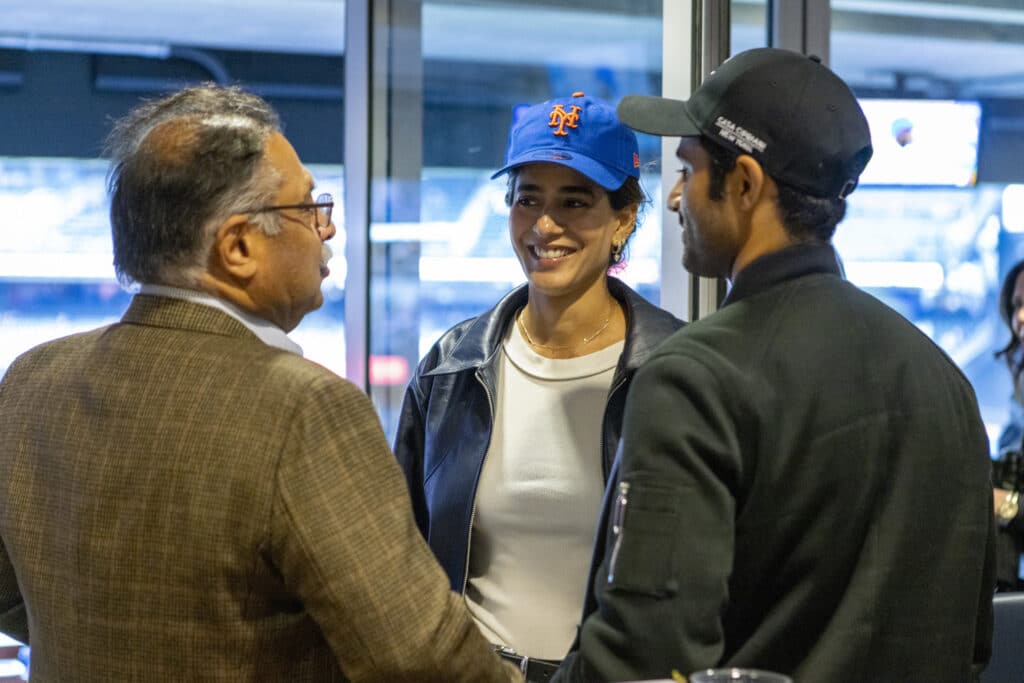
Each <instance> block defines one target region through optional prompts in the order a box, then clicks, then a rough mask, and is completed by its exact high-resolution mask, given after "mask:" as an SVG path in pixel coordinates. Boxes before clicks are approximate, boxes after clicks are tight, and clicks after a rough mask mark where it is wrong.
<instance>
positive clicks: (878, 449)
mask: <svg viewBox="0 0 1024 683" xmlns="http://www.w3.org/2000/svg"><path fill="white" fill-rule="evenodd" d="M619 116H620V117H621V119H622V120H623V121H624V122H625V123H626V124H628V125H630V126H632V127H633V128H635V129H637V130H639V131H642V132H647V133H654V134H656V135H670V136H679V137H681V138H682V140H681V142H680V144H679V147H678V151H677V156H678V158H679V164H680V169H679V174H680V177H679V181H678V182H677V183H676V186H675V188H674V190H673V191H672V194H671V196H670V198H669V207H670V208H671V209H672V210H673V211H675V212H677V213H678V214H679V221H680V224H681V225H682V239H683V245H684V256H683V263H684V265H685V266H686V268H687V270H689V271H690V272H692V273H695V274H698V275H702V276H707V277H723V278H728V279H729V280H730V281H731V283H732V287H731V290H730V291H729V294H728V296H727V297H726V299H725V301H724V302H723V305H722V308H721V310H719V311H718V312H716V313H715V314H714V315H711V316H708V317H706V318H704V319H702V320H699V321H697V322H695V323H692V324H691V325H689V326H687V327H686V328H684V329H683V330H681V331H680V332H677V333H676V334H675V335H674V336H672V337H670V338H669V339H668V340H667V341H666V342H665V343H664V344H662V346H661V347H660V348H659V350H658V351H657V352H656V353H655V355H654V356H653V357H652V358H651V359H650V360H649V361H648V362H647V363H646V364H645V365H644V366H643V367H642V368H641V369H640V371H639V372H638V373H637V375H636V378H635V379H634V382H633V386H632V388H631V390H630V394H629V400H628V403H627V408H626V415H625V422H624V425H623V440H622V443H621V445H620V451H619V452H620V456H619V461H618V463H617V465H618V473H617V476H618V478H617V480H616V481H615V482H614V483H613V484H614V486H615V489H614V490H613V491H612V494H611V495H609V496H608V497H607V499H606V503H607V507H606V509H605V511H604V515H603V518H602V529H601V535H600V536H599V544H598V548H597V550H596V552H595V560H594V564H593V566H592V568H591V578H590V584H591V586H590V590H589V593H588V605H587V607H586V608H585V614H584V621H583V624H582V627H581V629H580V635H579V638H578V639H577V642H576V644H575V645H574V648H573V652H571V653H570V655H569V657H568V658H567V659H566V661H565V663H564V665H563V666H562V668H561V669H560V670H559V673H558V675H557V677H556V680H558V681H622V680H633V679H641V678H667V677H668V676H669V675H670V674H671V673H672V671H673V670H677V671H679V672H681V673H683V674H686V673H688V672H692V671H695V670H698V669H702V668H708V667H717V666H742V667H754V668H760V669H768V670H773V671H778V672H782V673H786V674H789V675H791V676H793V678H794V680H795V681H797V682H798V683H843V682H847V681H848V682H850V683H854V682H864V681H871V682H873V683H878V682H886V681H892V682H896V681H921V682H923V681H928V682H929V683H935V682H944V681H948V682H949V683H962V682H964V681H970V680H972V679H973V678H974V677H975V676H976V675H977V672H978V671H979V670H980V669H981V667H983V666H984V664H985V663H986V662H987V660H988V656H989V650H990V640H991V628H992V615H991V594H992V586H993V574H992V547H993V545H992V543H993V524H994V522H993V517H992V502H991V500H992V494H991V485H990V482H989V467H990V465H989V459H988V442H987V438H986V433H985V429H984V427H983V425H982V422H981V419H980V416H979V413H978V407H977V402H976V400H975V396H974V392H973V390H972V389H971V386H970V384H969V383H968V382H967V380H966V379H965V378H964V376H963V374H961V372H960V371H959V370H958V369H957V367H956V366H955V365H954V364H953V363H952V361H951V360H950V359H949V358H948V357H947V356H946V355H945V354H944V353H943V352H942V351H941V350H940V349H939V348H938V347H937V346H935V345H934V344H933V343H932V342H931V341H930V340H929V339H928V338H927V337H925V336H924V335H923V334H922V333H921V332H920V331H918V330H917V329H916V328H915V327H914V326H913V325H912V324H911V323H909V322H908V321H907V320H905V319H904V318H902V317H901V316H900V315H899V314H897V313H895V312H894V311H892V310H891V309H889V308H888V307H886V306H885V305H883V304H882V303H880V302H879V301H878V300H876V299H875V298H873V297H872V296H870V295H868V294H866V293H864V292H862V291H860V290H859V289H857V288H856V287H855V286H853V285H851V284H850V283H849V282H846V281H845V280H844V279H843V277H842V272H841V269H840V266H839V263H838V259H837V256H836V254H835V252H834V251H833V248H832V246H831V238H832V234H833V233H834V231H835V227H836V225H837V224H838V223H839V221H840V220H841V219H842V218H843V215H844V212H845V208H846V207H845V198H846V197H847V196H848V195H849V194H850V192H852V191H853V190H854V188H855V187H856V186H857V179H858V177H859V175H860V173H861V171H862V170H863V169H864V167H865V165H866V164H867V162H868V160H869V159H870V157H871V140H870V136H869V133H868V126H867V123H866V121H865V119H864V115H863V113H862V112H861V110H860V107H859V105H858V104H857V101H856V99H855V98H854V96H853V94H852V93H851V92H850V90H849V88H848V87H847V86H846V85H845V84H844V83H843V82H842V81H841V80H840V79H839V78H838V77H836V76H835V75H834V74H833V73H832V72H831V71H829V70H828V69H827V68H825V67H824V66H822V65H821V64H820V63H819V62H818V61H817V60H814V59H813V58H812V59H808V58H806V57H803V56H801V55H798V54H796V53H793V52H788V51H784V50H778V49H757V50H750V51H748V52H744V53H741V54H739V55H737V56H735V57H733V58H732V59H730V60H729V61H727V62H726V63H725V64H723V65H722V66H721V67H719V69H718V70H717V71H715V72H714V73H712V74H711V75H710V76H709V77H708V78H707V80H706V81H705V82H704V83H703V85H701V87H700V88H698V89H697V90H696V91H695V92H694V93H693V96H692V97H691V98H690V99H689V100H688V101H686V102H680V101H673V100H667V99H663V98H658V97H627V98H625V99H624V100H623V101H622V103H621V104H620V105H619Z"/></svg>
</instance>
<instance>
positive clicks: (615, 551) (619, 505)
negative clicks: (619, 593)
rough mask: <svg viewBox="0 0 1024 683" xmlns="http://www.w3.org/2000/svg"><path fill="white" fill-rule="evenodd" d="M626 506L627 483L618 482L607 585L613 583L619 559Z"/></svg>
mask: <svg viewBox="0 0 1024 683" xmlns="http://www.w3.org/2000/svg"><path fill="white" fill-rule="evenodd" d="M627 505H629V482H628V481H620V482H619V495H618V496H616V497H615V506H614V509H613V510H612V535H614V536H615V545H613V546H612V556H611V559H610V560H609V562H608V583H612V582H614V581H615V563H616V561H618V559H619V549H620V548H621V547H622V537H623V535H624V534H623V532H624V529H623V524H625V522H626V506H627Z"/></svg>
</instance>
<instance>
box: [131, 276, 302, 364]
mask: <svg viewBox="0 0 1024 683" xmlns="http://www.w3.org/2000/svg"><path fill="white" fill-rule="evenodd" d="M139 294H151V295H153V296H166V297H170V298H172V299H184V300H185V301H190V302H192V303H194V304H202V305H203V306H209V307H210V308H216V309H217V310H218V311H221V312H222V313H226V314H228V315H230V316H231V317H232V318H234V319H235V320H237V321H238V322H240V323H242V324H243V325H245V326H246V327H247V328H248V329H249V330H251V331H252V333H253V334H255V335H256V336H257V337H259V338H260V341H262V342H263V343H264V344H266V345H268V346H273V347H274V348H278V349H281V350H283V351H287V352H289V353H294V354H295V355H297V356H301V355H302V347H301V346H299V345H298V344H296V343H295V342H293V341H292V340H291V339H290V338H289V337H288V335H287V334H286V333H285V331H284V330H282V329H281V328H280V327H278V326H277V325H275V324H274V323H272V322H269V321H267V320H264V319H262V318H257V317H256V316H254V315H253V314H252V313H249V312H248V311H244V310H242V309H241V308H239V307H238V306H235V305H234V304H232V303H231V302H228V301H224V300H223V299H218V298H217V297H215V296H213V295H212V294H207V293H206V292H200V291H198V290H194V289H182V288H180V287H168V286H167V285H142V286H141V287H140V288H139Z"/></svg>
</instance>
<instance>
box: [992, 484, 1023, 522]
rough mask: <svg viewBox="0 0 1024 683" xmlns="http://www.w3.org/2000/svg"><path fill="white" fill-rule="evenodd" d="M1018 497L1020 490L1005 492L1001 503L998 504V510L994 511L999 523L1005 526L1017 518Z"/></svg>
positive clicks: (1018, 509) (1018, 510)
mask: <svg viewBox="0 0 1024 683" xmlns="http://www.w3.org/2000/svg"><path fill="white" fill-rule="evenodd" d="M1019 499H1020V492H1018V491H1010V492H1009V493H1008V494H1006V498H1005V499H1004V500H1003V504H1002V505H1000V506H999V512H997V513H996V516H997V517H999V524H1000V525H1002V526H1006V525H1008V524H1009V523H1010V522H1012V521H1013V520H1015V519H1016V518H1017V513H1018V512H1020V502H1019Z"/></svg>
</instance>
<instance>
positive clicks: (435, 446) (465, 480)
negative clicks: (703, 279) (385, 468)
mask: <svg viewBox="0 0 1024 683" xmlns="http://www.w3.org/2000/svg"><path fill="white" fill-rule="evenodd" d="M608 289H609V291H611V293H612V295H613V296H614V297H615V298H616V299H618V300H619V302H621V303H622V305H623V309H624V310H625V313H626V343H625V348H624V349H623V352H622V356H621V357H620V358H619V364H618V366H617V367H616V368H615V374H614V376H613V378H612V386H611V390H610V391H609V393H608V402H607V404H606V408H605V413H604V426H603V428H602V437H601V444H602V451H603V464H604V467H603V469H604V475H605V481H607V478H608V473H609V472H610V471H611V466H612V460H613V458H614V457H615V451H616V448H617V447H618V444H619V436H620V434H621V427H622V413H623V408H624V407H625V403H626V390H627V389H628V388H629V383H630V380H632V378H633V374H634V373H635V372H636V369H637V368H638V367H639V366H640V365H641V364H642V363H643V362H644V360H646V359H647V357H648V356H649V355H650V354H651V352H652V351H653V350H654V348H655V347H656V346H657V345H658V344H659V343H661V341H662V340H664V339H665V338H666V337H668V336H669V335H671V334H672V333H673V332H675V331H676V330H677V329H679V328H680V327H682V326H683V325H684V323H683V322H682V321H681V320H679V319H677V318H676V317H675V316H673V315H672V314H671V313H668V312H667V311H664V310H662V309H660V308H658V307H656V306H654V305H652V304H650V303H648V302H647V301H646V300H645V299H644V298H643V297H641V296H640V295H639V294H637V293H636V292H634V291H633V290H632V289H630V288H629V287H627V286H626V285H625V284H623V283H622V282H621V281H620V280H618V279H616V278H612V277H610V278H608ZM526 301H527V291H526V286H525V285H523V286H522V287H519V288H517V289H515V290H513V291H512V292H510V293H509V294H507V295H506V296H505V297H504V298H502V300H501V301H499V302H498V303H497V305H496V306H495V307H494V308H492V309H491V310H489V311H487V312H486V313H484V314H483V315H481V316H479V317H477V318H472V319H470V320H466V321H464V322H461V323H459V324H458V325H456V326H455V327H453V328H451V329H450V330H448V331H447V332H445V333H444V335H442V336H441V338H440V339H439V340H438V342H437V343H436V344H434V346H433V348H431V349H430V352H429V353H427V355H426V356H425V357H424V358H423V360H422V361H420V364H419V367H418V368H417V370H416V374H415V375H414V376H413V378H412V381H411V382H410V383H409V387H408V389H407V390H406V393H405V399H404V401H403V403H402V414H401V418H400V419H399V423H398V434H397V436H396V438H395V449H394V450H395V455H396V456H397V457H398V462H399V463H400V464H401V466H402V469H404V470H405V476H406V480H407V481H408V484H409V493H410V495H411V497H412V502H413V510H414V512H415V514H416V522H417V524H418V525H419V528H420V532H421V533H422V534H423V536H424V538H426V539H427V542H428V543H429V545H430V547H431V549H432V550H433V551H434V554H435V555H436V556H437V559H438V561H440V563H441V566H442V567H444V570H445V572H446V573H447V574H448V578H449V580H450V581H451V585H452V589H453V590H456V591H459V592H462V591H463V590H464V588H465V584H466V567H467V566H468V560H469V537H470V529H471V528H472V524H473V515H474V511H475V505H474V503H475V501H476V487H477V483H478V482H479V479H480V471H481V469H482V468H483V462H484V455H485V454H486V453H487V448H488V446H489V445H490V442H491V430H492V428H493V426H494V400H495V399H494V393H495V384H496V376H497V363H498V360H499V357H500V356H499V354H498V350H499V349H500V348H501V340H502V339H503V338H504V335H505V330H506V329H507V328H508V326H509V325H510V324H511V322H512V320H513V318H514V316H515V314H516V312H517V311H518V310H519V309H520V308H522V307H523V306H525V305H526ZM594 521H595V524H596V522H597V520H594Z"/></svg>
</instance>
